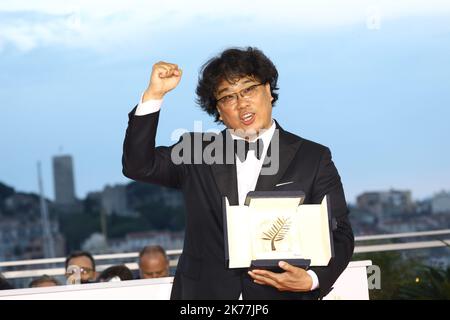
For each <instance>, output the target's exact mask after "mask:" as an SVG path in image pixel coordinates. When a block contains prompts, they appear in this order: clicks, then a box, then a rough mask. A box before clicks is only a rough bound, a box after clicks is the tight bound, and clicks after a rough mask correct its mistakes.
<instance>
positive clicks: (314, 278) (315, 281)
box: [306, 270, 319, 291]
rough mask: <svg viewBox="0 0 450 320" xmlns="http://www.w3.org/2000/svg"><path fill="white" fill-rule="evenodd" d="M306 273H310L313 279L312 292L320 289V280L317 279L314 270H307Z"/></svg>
mask: <svg viewBox="0 0 450 320" xmlns="http://www.w3.org/2000/svg"><path fill="white" fill-rule="evenodd" d="M306 272H308V274H309V275H310V276H311V278H312V286H311V291H312V290H315V289H317V288H318V287H319V278H317V274H316V273H315V272H314V271H312V270H307V271H306Z"/></svg>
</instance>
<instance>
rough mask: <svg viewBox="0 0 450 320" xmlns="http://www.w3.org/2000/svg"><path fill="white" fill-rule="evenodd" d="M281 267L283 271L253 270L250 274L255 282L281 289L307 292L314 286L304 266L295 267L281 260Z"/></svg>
mask: <svg viewBox="0 0 450 320" xmlns="http://www.w3.org/2000/svg"><path fill="white" fill-rule="evenodd" d="M278 265H279V266H280V268H282V269H283V270H285V272H283V273H274V272H270V271H267V270H256V269H255V270H252V271H249V272H248V274H249V275H250V276H251V277H252V278H253V280H254V282H255V283H257V284H261V285H268V286H272V287H275V288H277V289H278V290H279V291H294V292H305V291H310V290H311V287H312V278H311V276H310V275H309V274H308V272H306V271H305V270H304V269H302V268H298V267H294V266H293V265H290V264H289V263H287V262H284V261H280V262H279V263H278Z"/></svg>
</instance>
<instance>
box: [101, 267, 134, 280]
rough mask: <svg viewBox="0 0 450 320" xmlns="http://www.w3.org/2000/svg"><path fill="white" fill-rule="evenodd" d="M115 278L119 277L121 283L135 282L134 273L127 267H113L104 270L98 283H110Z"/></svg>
mask: <svg viewBox="0 0 450 320" xmlns="http://www.w3.org/2000/svg"><path fill="white" fill-rule="evenodd" d="M114 277H119V278H120V280H121V281H125V280H133V273H132V272H131V270H130V269H128V268H127V267H126V266H125V265H118V266H112V267H109V268H106V269H105V270H103V271H102V273H101V274H100V275H99V276H98V278H97V281H101V280H103V281H109V280H111V279H112V278H114Z"/></svg>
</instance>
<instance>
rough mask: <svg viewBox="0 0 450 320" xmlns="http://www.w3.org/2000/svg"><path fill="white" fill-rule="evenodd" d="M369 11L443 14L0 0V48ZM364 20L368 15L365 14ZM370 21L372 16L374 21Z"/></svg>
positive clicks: (384, 5)
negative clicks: (202, 23) (205, 24)
mask: <svg viewBox="0 0 450 320" xmlns="http://www.w3.org/2000/svg"><path fill="white" fill-rule="evenodd" d="M371 12H379V13H380V16H381V20H388V19H396V18H400V17H405V16H421V15H422V16H427V15H438V14H439V15H443V14H444V15H450V3H449V2H448V1H444V0H421V1H419V0H397V1H391V0H378V1H375V0H372V1H370V0H340V1H339V0H335V1H332V0H310V1H296V0H278V1H276V2H275V1H272V0H270V1H269V0H262V1H246V2H242V1H239V0H228V1H220V2H219V1H214V2H212V1H206V0H197V1H195V0H191V1H186V0H166V1H148V0H147V1H146V0H129V1H123V0H120V1H119V0H96V1H88V0H78V1H75V0H69V1H60V0H39V1H33V0H28V1H26V0H12V1H4V0H3V1H2V0H0V18H1V19H0V50H1V49H2V47H5V46H8V45H9V46H12V47H14V48H16V49H19V50H23V51H27V50H31V49H33V48H36V47H39V46H46V45H62V46H67V47H87V48H91V49H101V48H109V47H114V45H115V44H117V43H122V42H123V41H124V40H126V39H130V38H133V37H134V38H135V39H138V38H139V36H143V35H146V36H147V37H148V35H149V34H150V35H151V34H159V35H160V34H161V33H163V32H170V31H173V30H180V28H183V27H184V26H192V25H194V24H195V23H197V22H198V21H199V20H204V21H208V22H209V23H210V24H211V29H214V28H216V27H217V28H218V25H219V24H220V26H223V24H224V23H229V25H230V26H232V25H233V23H236V21H238V22H237V23H243V22H242V21H248V26H251V27H253V28H255V29H256V28H258V27H261V26H268V25H269V26H271V27H272V28H276V29H279V30H286V29H290V30H317V29H319V30H320V29H327V28H333V27H339V26H345V25H352V24H366V21H367V19H368V15H370V14H371ZM371 21H372V20H371ZM374 21H376V19H375V20H374Z"/></svg>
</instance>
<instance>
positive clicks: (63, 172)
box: [53, 155, 76, 205]
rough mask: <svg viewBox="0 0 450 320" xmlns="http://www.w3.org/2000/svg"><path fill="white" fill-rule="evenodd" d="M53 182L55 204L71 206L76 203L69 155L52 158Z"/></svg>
mask: <svg viewBox="0 0 450 320" xmlns="http://www.w3.org/2000/svg"><path fill="white" fill-rule="evenodd" d="M53 181H54V188H55V203H56V204H58V205H73V204H75V203H76V196H75V182H74V174H73V161H72V157H71V156H69V155H61V156H55V157H53Z"/></svg>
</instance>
